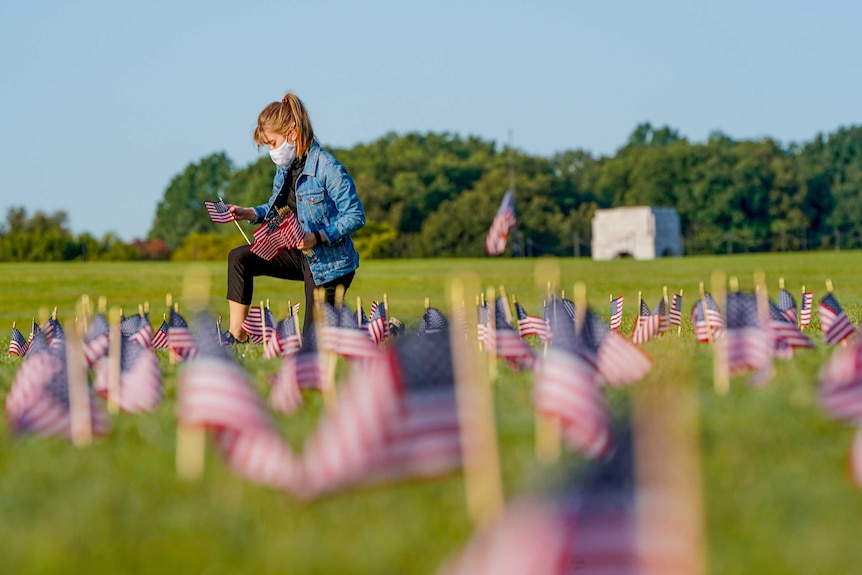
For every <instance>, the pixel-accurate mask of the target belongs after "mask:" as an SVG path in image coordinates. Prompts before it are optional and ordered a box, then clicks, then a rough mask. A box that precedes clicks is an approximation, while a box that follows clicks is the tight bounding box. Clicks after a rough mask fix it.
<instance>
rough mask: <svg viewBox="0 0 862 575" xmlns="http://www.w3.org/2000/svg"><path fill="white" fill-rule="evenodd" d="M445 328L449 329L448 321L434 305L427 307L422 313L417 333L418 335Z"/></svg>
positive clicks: (432, 332) (437, 331) (436, 331)
mask: <svg viewBox="0 0 862 575" xmlns="http://www.w3.org/2000/svg"><path fill="white" fill-rule="evenodd" d="M447 329H449V322H448V321H447V320H446V316H444V315H443V313H442V312H441V311H440V310H439V309H437V308H436V307H429V308H427V309H426V310H425V313H424V314H422V319H421V320H420V321H419V328H418V329H417V333H418V334H419V335H430V334H434V333H439V332H441V331H445V330H447Z"/></svg>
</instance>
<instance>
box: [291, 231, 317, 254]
mask: <svg viewBox="0 0 862 575" xmlns="http://www.w3.org/2000/svg"><path fill="white" fill-rule="evenodd" d="M316 245H317V238H315V237H314V234H309V233H306V234H305V237H304V238H302V239H301V240H299V245H297V246H296V247H298V248H299V249H300V250H302V251H305V250H307V249H310V248H312V247H314V246H316Z"/></svg>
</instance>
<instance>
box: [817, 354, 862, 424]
mask: <svg viewBox="0 0 862 575" xmlns="http://www.w3.org/2000/svg"><path fill="white" fill-rule="evenodd" d="M818 381H819V386H818V396H819V399H820V406H821V407H822V408H823V410H824V411H826V412H827V413H828V414H829V415H831V416H832V417H833V418H835V419H838V420H841V421H846V422H847V423H852V424H856V423H858V422H859V421H862V344H860V342H859V339H854V340H853V341H851V342H850V343H849V345H847V346H846V347H840V348H838V349H837V350H836V351H835V353H834V354H832V357H830V358H829V361H827V362H826V364H824V366H823V368H822V369H821V370H820V375H819V377H818Z"/></svg>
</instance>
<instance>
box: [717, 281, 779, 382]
mask: <svg viewBox="0 0 862 575" xmlns="http://www.w3.org/2000/svg"><path fill="white" fill-rule="evenodd" d="M725 316H726V321H727V324H726V330H725V334H724V338H723V339H722V340H719V341H720V344H721V349H720V354H719V357H720V358H721V360H722V361H724V362H725V366H726V373H728V374H731V375H732V374H736V373H743V372H749V371H751V372H754V374H753V376H752V378H751V383H752V385H765V384H766V383H768V382H769V380H770V379H772V374H773V365H772V359H773V352H774V349H775V342H774V339H773V333H772V330H771V329H769V327H768V326H764V325H762V324H761V322H760V320H759V318H758V309H757V296H756V295H755V294H751V293H743V292H731V293H728V294H727V309H726V310H725Z"/></svg>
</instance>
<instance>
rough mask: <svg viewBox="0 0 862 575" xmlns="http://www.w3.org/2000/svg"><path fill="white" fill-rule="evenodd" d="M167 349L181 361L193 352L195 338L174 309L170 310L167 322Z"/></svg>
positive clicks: (183, 319)
mask: <svg viewBox="0 0 862 575" xmlns="http://www.w3.org/2000/svg"><path fill="white" fill-rule="evenodd" d="M168 349H170V350H171V351H173V352H174V353H175V354H176V355H177V357H179V358H181V359H186V358H188V357H190V356H191V355H194V352H195V338H194V337H193V336H192V332H191V330H189V324H188V323H187V322H186V320H185V318H184V317H183V316H181V315H180V313H179V312H178V311H176V310H174V309H171V314H170V318H169V320H168Z"/></svg>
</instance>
